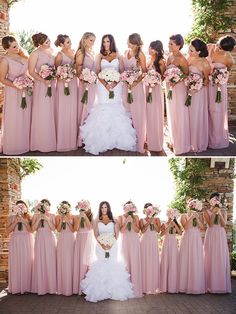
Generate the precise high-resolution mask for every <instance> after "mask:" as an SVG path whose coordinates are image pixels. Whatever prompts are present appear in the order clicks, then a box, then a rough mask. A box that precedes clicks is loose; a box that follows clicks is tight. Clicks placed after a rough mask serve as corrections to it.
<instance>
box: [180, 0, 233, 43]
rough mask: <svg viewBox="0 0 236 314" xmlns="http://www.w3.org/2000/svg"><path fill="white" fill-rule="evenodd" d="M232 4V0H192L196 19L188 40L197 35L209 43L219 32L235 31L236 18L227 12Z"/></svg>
mask: <svg viewBox="0 0 236 314" xmlns="http://www.w3.org/2000/svg"><path fill="white" fill-rule="evenodd" d="M232 4H233V1H232V0H192V8H193V14H194V21H193V25H192V29H191V31H190V32H189V34H188V36H187V37H186V42H187V43H189V42H190V41H191V40H192V39H193V38H196V37H198V38H201V39H202V40H204V41H206V42H207V43H210V42H215V41H216V40H217V38H218V37H219V33H222V32H226V31H228V32H233V30H232V27H233V25H234V23H235V22H236V19H235V18H233V17H231V16H227V15H226V13H225V11H227V10H228V11H229V9H230V6H231V5H232Z"/></svg>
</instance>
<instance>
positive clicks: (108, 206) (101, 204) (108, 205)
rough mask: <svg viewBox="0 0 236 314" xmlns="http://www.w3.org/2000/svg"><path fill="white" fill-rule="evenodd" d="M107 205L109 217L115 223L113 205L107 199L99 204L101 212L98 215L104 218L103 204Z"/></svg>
mask: <svg viewBox="0 0 236 314" xmlns="http://www.w3.org/2000/svg"><path fill="white" fill-rule="evenodd" d="M104 204H105V205H107V216H108V218H109V219H110V220H111V221H112V222H114V223H115V221H114V218H113V214H112V211H111V205H110V204H109V203H108V202H107V201H103V202H101V203H100V204H99V213H98V217H99V220H102V206H103V205H104Z"/></svg>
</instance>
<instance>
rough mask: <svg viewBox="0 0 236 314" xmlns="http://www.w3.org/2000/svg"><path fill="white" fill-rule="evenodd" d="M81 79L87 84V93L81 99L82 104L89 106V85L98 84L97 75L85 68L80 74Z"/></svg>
mask: <svg viewBox="0 0 236 314" xmlns="http://www.w3.org/2000/svg"><path fill="white" fill-rule="evenodd" d="M80 79H81V80H82V81H83V82H84V83H85V84H86V87H85V91H84V93H83V96H82V98H81V102H82V104H87V103H88V84H93V83H96V82H97V79H98V78H97V75H96V73H94V72H93V71H91V70H90V69H88V68H85V69H83V70H82V73H81V74H80Z"/></svg>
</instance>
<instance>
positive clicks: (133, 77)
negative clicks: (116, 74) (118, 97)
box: [120, 70, 141, 104]
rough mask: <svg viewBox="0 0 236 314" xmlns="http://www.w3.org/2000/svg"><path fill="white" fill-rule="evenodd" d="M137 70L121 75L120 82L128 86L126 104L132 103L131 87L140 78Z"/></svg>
mask: <svg viewBox="0 0 236 314" xmlns="http://www.w3.org/2000/svg"><path fill="white" fill-rule="evenodd" d="M140 74H141V73H140V71H139V70H127V71H124V72H123V73H121V75H120V80H121V82H125V83H126V84H127V85H128V96H127V102H128V104H132V102H133V101H134V99H133V95H132V89H131V85H132V84H133V83H134V82H135V81H137V80H138V78H139V76H140Z"/></svg>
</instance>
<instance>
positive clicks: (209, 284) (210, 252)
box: [204, 210, 232, 293]
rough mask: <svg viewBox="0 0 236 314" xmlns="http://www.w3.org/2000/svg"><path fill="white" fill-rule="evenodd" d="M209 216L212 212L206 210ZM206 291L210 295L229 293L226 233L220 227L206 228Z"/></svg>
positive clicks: (229, 281) (229, 280)
mask: <svg viewBox="0 0 236 314" xmlns="http://www.w3.org/2000/svg"><path fill="white" fill-rule="evenodd" d="M208 214H209V216H211V215H212V212H211V211H210V210H208ZM204 253H205V276H206V291H209V292H211V293H230V292H231V291H232V290H231V279H230V263H229V249H228V245H227V237H226V232H225V229H224V228H223V227H221V226H220V225H216V224H214V225H213V226H212V227H209V226H208V228H207V231H206V235H205V241H204Z"/></svg>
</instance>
